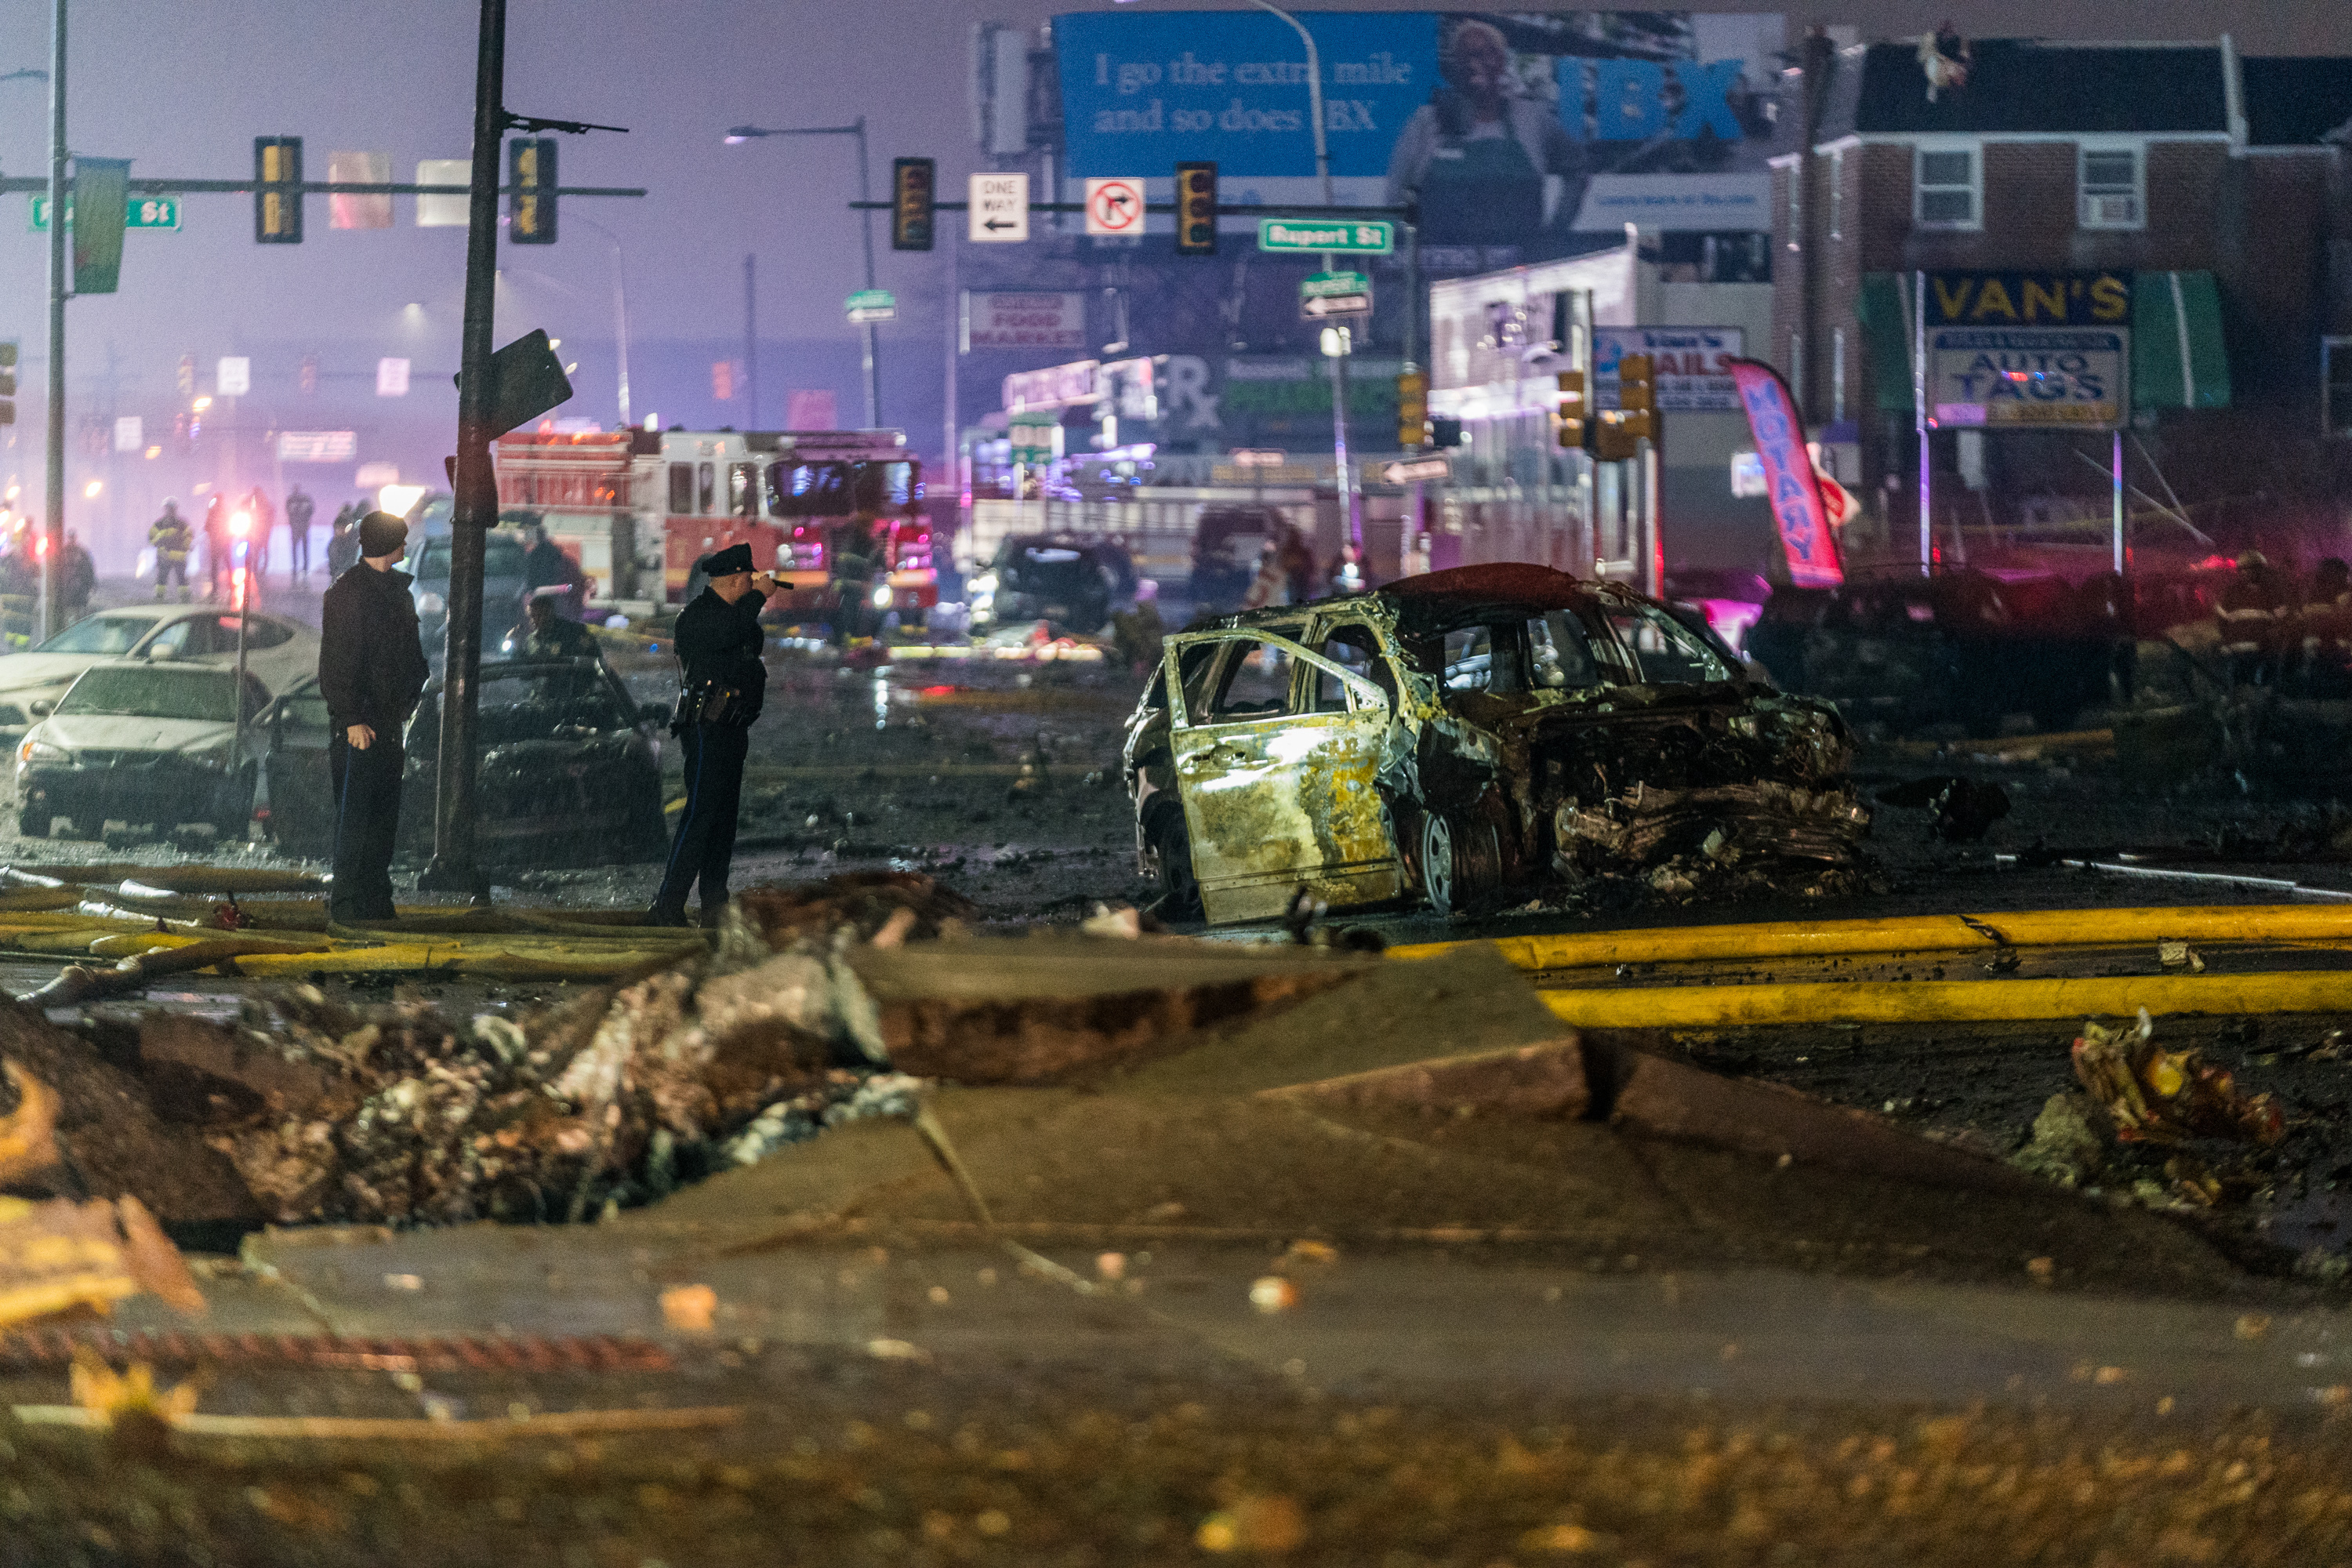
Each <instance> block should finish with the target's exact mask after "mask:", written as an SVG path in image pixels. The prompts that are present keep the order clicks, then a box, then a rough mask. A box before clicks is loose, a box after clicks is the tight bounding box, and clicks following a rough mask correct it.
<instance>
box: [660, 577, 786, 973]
mask: <svg viewBox="0 0 2352 1568" xmlns="http://www.w3.org/2000/svg"><path fill="white" fill-rule="evenodd" d="M701 564H702V570H703V572H704V574H706V575H708V576H709V579H710V585H709V587H707V588H705V589H703V591H702V592H701V593H700V594H699V595H697V596H696V598H695V600H694V602H693V603H692V604H690V605H687V607H686V608H685V610H684V611H683V612H681V613H680V614H679V616H678V617H677V631H676V632H674V633H673V634H672V635H671V637H670V644H671V646H672V647H674V648H675V649H676V650H677V658H678V663H679V664H680V665H681V666H682V667H683V678H682V680H681V684H680V688H679V691H678V702H677V718H676V719H675V720H673V721H671V723H670V729H671V731H673V732H674V733H676V734H677V736H678V738H679V739H680V740H681V741H683V742H685V750H686V814H685V815H684V816H681V817H680V818H679V819H678V824H677V837H676V838H675V839H674V840H673V841H672V842H671V844H670V848H669V864H668V866H667V868H665V869H664V870H663V872H662V883H661V890H660V891H659V892H657V893H656V894H655V895H654V903H653V908H652V909H651V910H647V911H646V924H648V925H657V926H682V925H684V924H686V923H687V920H686V895H687V893H688V890H690V889H693V888H695V886H696V885H697V884H698V883H699V884H700V888H701V895H702V923H703V924H704V925H705V926H706V927H708V926H715V925H717V924H718V923H719V912H720V911H721V910H724V909H725V908H726V907H727V870H728V863H729V862H730V860H732V859H733V858H734V856H735V816H736V810H737V807H738V805H740V801H741V797H742V793H743V758H744V755H745V753H746V752H749V750H750V749H751V721H753V720H755V719H757V718H758V717H759V716H760V706H761V703H762V702H764V701H765V700H767V694H768V671H767V667H766V666H765V665H763V664H761V662H760V647H761V632H760V611H761V608H762V607H764V606H765V605H766V604H767V600H768V595H771V594H773V593H774V592H775V591H776V580H775V578H774V576H772V574H768V573H765V572H760V573H755V572H753V571H752V570H751V546H750V545H748V544H732V545H730V546H728V547H727V548H726V549H724V550H721V551H719V552H718V553H717V554H715V555H712V556H710V557H709V558H708V559H706V560H705V561H704V562H703V563H701Z"/></svg>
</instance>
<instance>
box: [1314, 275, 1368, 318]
mask: <svg viewBox="0 0 2352 1568" xmlns="http://www.w3.org/2000/svg"><path fill="white" fill-rule="evenodd" d="M1298 313H1299V315H1300V316H1301V317H1302V318H1304V319H1305V320H1307V321H1326V320H1328V319H1329V318H1331V317H1333V316H1369V315H1370V314H1371V313H1372V280H1371V279H1370V278H1367V277H1365V276H1364V275H1363V274H1362V273H1360V272H1315V273H1310V274H1308V275H1307V278H1305V279H1302V280H1301V281H1300V283H1299V285H1298Z"/></svg>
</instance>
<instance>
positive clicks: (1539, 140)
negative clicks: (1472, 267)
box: [1388, 17, 1584, 247]
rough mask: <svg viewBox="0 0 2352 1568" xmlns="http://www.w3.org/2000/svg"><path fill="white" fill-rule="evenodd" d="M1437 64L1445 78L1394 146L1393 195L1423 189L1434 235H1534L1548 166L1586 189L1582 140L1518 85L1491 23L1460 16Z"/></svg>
mask: <svg viewBox="0 0 2352 1568" xmlns="http://www.w3.org/2000/svg"><path fill="white" fill-rule="evenodd" d="M1438 68H1439V70H1440V72H1441V73H1442V74H1443V76H1444V81H1443V82H1442V83H1441V84H1440V85H1439V86H1438V88H1437V89H1436V90H1435V91H1433V92H1432V93H1431V94H1430V99H1429V101H1428V102H1427V103H1425V104H1423V105H1422V107H1421V108H1419V109H1417V110H1413V113H1412V119H1410V120H1408V121H1405V124H1404V129H1403V130H1402V132H1399V133H1398V135H1397V140H1396V147H1395V149H1394V150H1393V151H1392V152H1391V153H1390V154H1389V184H1388V201H1389V205H1391V206H1399V205H1403V204H1404V203H1406V202H1407V201H1409V200H1411V199H1412V196H1411V193H1412V192H1413V191H1415V190H1418V191H1419V192H1420V193H1421V232H1422V236H1423V240H1424V241H1425V242H1426V243H1429V244H1433V245H1517V246H1521V247H1528V246H1529V245H1531V244H1532V243H1533V242H1534V241H1535V239H1536V237H1537V236H1538V234H1539V233H1540V232H1541V231H1542V229H1543V227H1544V221H1545V217H1546V204H1545V200H1544V195H1545V190H1544V182H1545V178H1546V176H1548V175H1555V176H1558V177H1559V179H1561V180H1562V181H1564V182H1565V183H1566V194H1567V195H1571V196H1577V197H1580V196H1581V194H1582V182H1583V174H1584V153H1583V150H1582V149H1581V148H1580V147H1579V146H1578V145H1577V143H1576V142H1575V140H1574V139H1573V138H1571V137H1570V135H1569V133H1568V128H1567V127H1566V126H1564V125H1562V124H1561V123H1560V121H1559V114H1558V112H1557V111H1556V110H1554V108H1553V106H1552V105H1550V104H1549V103H1544V102H1541V101H1539V100H1536V99H1532V98H1528V97H1524V96H1522V95H1521V94H1520V93H1518V92H1517V90H1516V89H1517V85H1518V84H1517V79H1515V78H1514V76H1513V75H1512V72H1511V46H1510V43H1509V41H1508V40H1507V39H1506V38H1505V37H1503V31H1502V29H1501V28H1499V27H1497V26H1495V25H1494V24H1493V23H1491V22H1483V21H1479V20H1477V19H1476V18H1475V17H1465V18H1463V19H1461V20H1458V21H1456V22H1454V26H1453V30H1452V31H1451V32H1450V33H1448V34H1447V35H1446V37H1445V41H1444V44H1443V45H1442V46H1441V47H1440V48H1439V50H1438ZM1555 205H1556V206H1558V207H1559V209H1560V210H1566V211H1571V212H1572V211H1573V206H1572V205H1569V204H1564V203H1559V202H1558V201H1557V200H1556V201H1555Z"/></svg>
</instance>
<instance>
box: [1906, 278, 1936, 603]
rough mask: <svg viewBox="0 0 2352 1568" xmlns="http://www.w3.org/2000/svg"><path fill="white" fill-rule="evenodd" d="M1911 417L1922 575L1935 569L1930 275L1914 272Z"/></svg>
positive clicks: (1912, 286)
mask: <svg viewBox="0 0 2352 1568" xmlns="http://www.w3.org/2000/svg"><path fill="white" fill-rule="evenodd" d="M1911 321H1912V339H1911V420H1912V423H1913V424H1914V425H1915V426H1917V428H1918V431H1919V575H1920V576H1922V577H1925V576H1927V575H1929V574H1931V573H1932V572H1933V571H1934V569H1935V540H1934V537H1933V534H1932V532H1931V531H1932V530H1933V529H1934V527H1935V516H1936V512H1935V499H1936V492H1935V481H1934V479H1933V478H1932V468H1931V465H1930V462H1929V458H1928V447H1927V273H1925V272H1914V273H1912V274H1911Z"/></svg>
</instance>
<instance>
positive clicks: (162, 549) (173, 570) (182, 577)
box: [147, 500, 196, 604]
mask: <svg viewBox="0 0 2352 1568" xmlns="http://www.w3.org/2000/svg"><path fill="white" fill-rule="evenodd" d="M147 542H148V543H150V544H152V545H153V546H154V547H155V597H156V598H157V599H158V600H160V599H162V598H163V584H166V583H169V582H171V581H172V580H173V578H177V579H179V584H180V603H182V604H186V603H187V602H188V557H189V556H191V555H193V554H194V553H195V550H196V531H195V530H194V529H193V528H190V527H189V526H188V520H187V519H186V518H184V517H182V516H181V515H180V503H179V502H178V501H176V500H166V501H165V502H164V503H163V516H161V517H159V518H157V519H156V520H155V521H153V522H151V523H149V524H148V525H147Z"/></svg>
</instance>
